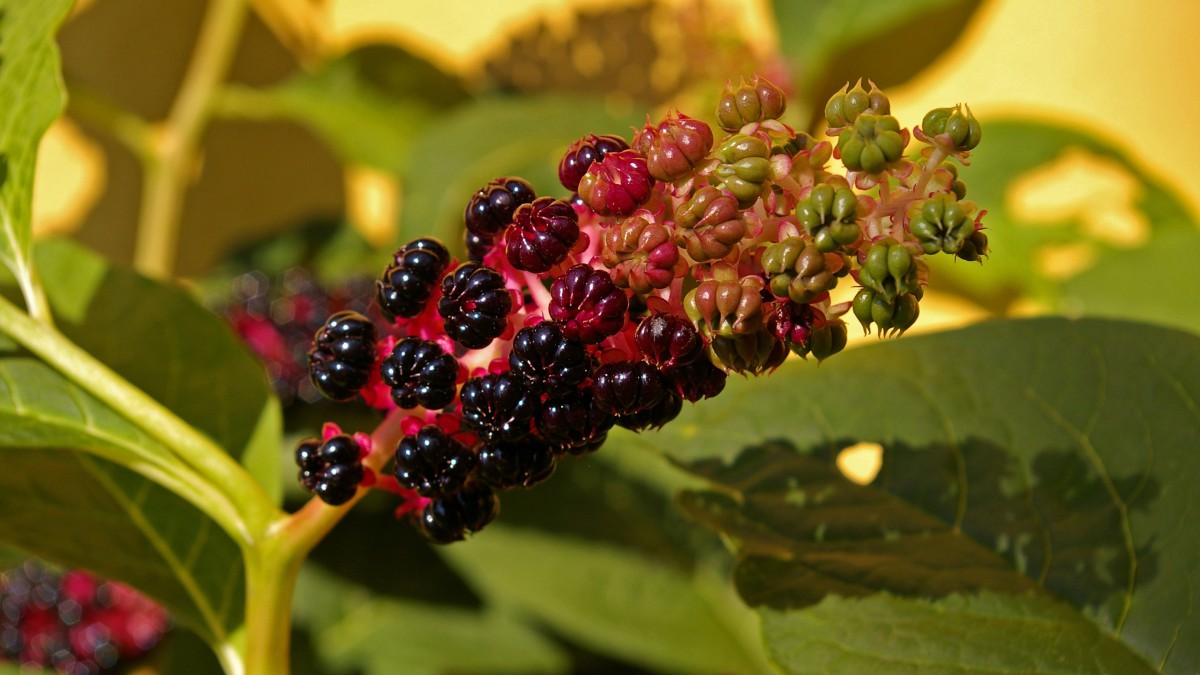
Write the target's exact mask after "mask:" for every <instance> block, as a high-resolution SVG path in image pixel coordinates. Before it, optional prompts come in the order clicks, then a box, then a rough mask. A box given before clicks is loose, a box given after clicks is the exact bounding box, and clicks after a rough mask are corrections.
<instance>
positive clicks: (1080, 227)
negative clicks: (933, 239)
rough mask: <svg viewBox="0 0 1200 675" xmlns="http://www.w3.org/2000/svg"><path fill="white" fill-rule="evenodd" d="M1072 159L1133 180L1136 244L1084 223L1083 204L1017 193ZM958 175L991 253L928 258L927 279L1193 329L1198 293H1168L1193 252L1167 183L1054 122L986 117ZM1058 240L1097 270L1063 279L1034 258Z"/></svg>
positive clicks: (995, 297) (982, 296) (985, 299)
mask: <svg viewBox="0 0 1200 675" xmlns="http://www.w3.org/2000/svg"><path fill="white" fill-rule="evenodd" d="M1072 158H1074V159H1075V160H1079V159H1085V160H1088V161H1090V162H1092V164H1091V165H1085V166H1091V167H1092V169H1093V171H1099V170H1101V169H1098V167H1105V166H1107V169H1103V171H1106V172H1108V173H1115V174H1117V175H1123V176H1124V177H1125V178H1126V179H1128V180H1129V181H1130V182H1131V183H1132V185H1133V189H1132V190H1131V191H1130V203H1129V204H1127V205H1126V206H1127V207H1128V209H1129V215H1130V216H1132V217H1134V218H1141V219H1142V220H1143V221H1144V226H1145V227H1146V228H1147V230H1148V236H1147V238H1146V243H1145V244H1142V245H1139V246H1132V247H1131V246H1122V245H1117V244H1118V243H1119V242H1114V241H1112V240H1111V239H1106V238H1105V236H1104V235H1103V233H1102V232H1098V231H1096V230H1095V228H1089V227H1088V226H1087V224H1086V223H1085V213H1086V211H1085V210H1084V209H1083V208H1080V209H1075V210H1071V211H1068V212H1062V211H1061V209H1054V208H1051V210H1049V211H1045V212H1043V211H1039V210H1037V209H1036V207H1035V208H1031V207H1030V206H1028V204H1027V203H1028V201H1029V200H1028V199H1020V197H1021V195H1020V194H1019V193H1020V188H1021V186H1024V187H1026V188H1028V187H1037V184H1036V183H1031V180H1033V179H1034V178H1035V177H1037V176H1040V177H1041V179H1040V180H1041V181H1043V182H1045V181H1050V182H1052V183H1053V181H1054V180H1055V178H1056V176H1055V175H1054V174H1053V173H1051V172H1048V171H1047V170H1051V169H1053V168H1054V167H1059V168H1060V169H1062V170H1063V171H1068V172H1069V171H1071V169H1070V168H1069V167H1068V166H1067V165H1063V164H1060V163H1059V162H1061V161H1064V160H1066V161H1068V162H1070V161H1072ZM960 175H961V176H962V178H963V180H964V181H965V182H966V184H967V186H968V191H969V192H968V196H969V198H970V199H971V200H972V201H974V202H976V203H978V204H979V205H980V208H982V209H986V210H987V215H986V216H985V217H984V219H983V223H984V225H985V226H987V228H988V229H987V235H988V239H989V243H990V246H991V248H992V255H991V257H989V258H988V259H987V262H986V263H985V264H984V265H983V268H982V269H980V268H979V266H977V265H964V264H962V263H961V261H959V262H958V263H955V261H953V260H946V259H942V258H943V257H940V256H934V257H932V258H930V259H929V262H930V265H931V266H932V267H933V274H932V277H933V278H934V279H935V282H936V283H948V284H951V285H953V286H955V287H956V290H957V291H958V292H960V293H963V294H964V295H968V296H970V297H972V298H973V299H975V300H976V301H978V302H981V303H983V304H985V305H987V306H990V307H992V308H994V309H996V310H1003V309H1004V308H1005V307H1006V306H1007V304H1008V303H1010V302H1012V301H1013V300H1015V299H1017V298H1022V297H1024V298H1033V299H1036V300H1039V301H1041V302H1043V303H1045V304H1048V305H1049V306H1051V307H1055V308H1059V307H1061V308H1062V309H1065V310H1067V311H1071V312H1074V313H1078V312H1088V313H1098V314H1103V315H1107V316H1123V317H1130V318H1138V319H1152V320H1154V321H1155V322H1156V323H1162V324H1165V325H1171V326H1177V327H1183V328H1190V329H1192V330H1200V318H1198V317H1200V299H1198V298H1196V297H1194V296H1195V294H1191V293H1181V292H1176V289H1177V288H1179V287H1180V285H1181V284H1186V283H1187V281H1186V279H1187V275H1188V265H1189V263H1190V260H1192V259H1193V258H1192V257H1191V256H1190V255H1189V253H1190V252H1192V251H1195V250H1197V243H1196V239H1197V233H1198V230H1197V220H1196V216H1195V214H1193V213H1192V212H1191V211H1190V209H1189V208H1188V206H1187V205H1186V204H1185V203H1184V202H1183V201H1182V200H1181V199H1180V198H1179V197H1178V196H1177V195H1176V194H1175V193H1173V192H1172V191H1171V190H1170V188H1168V187H1167V186H1166V185H1165V184H1163V183H1162V182H1161V181H1159V180H1158V179H1156V178H1154V177H1153V176H1151V175H1150V174H1148V173H1147V172H1146V171H1144V170H1143V169H1142V168H1141V167H1140V166H1138V164H1137V163H1136V162H1134V161H1133V160H1132V159H1131V158H1130V157H1129V156H1128V155H1127V154H1125V153H1124V152H1122V151H1121V150H1120V149H1119V148H1118V147H1117V146H1116V145H1114V144H1113V143H1111V142H1109V141H1106V140H1103V139H1100V138H1098V137H1096V136H1093V135H1090V134H1088V133H1086V132H1084V131H1082V130H1078V129H1072V128H1069V127H1065V126H1061V125H1052V124H1048V123H1039V122H1032V121H1021V120H994V121H993V120H985V121H984V140H983V142H982V143H981V144H980V146H979V148H978V149H977V150H975V151H974V152H972V158H971V165H970V166H967V167H964V168H963V169H962V171H961V174H960ZM1043 189H1045V188H1044V187H1043ZM1072 189H1078V186H1077V185H1074V184H1071V183H1066V184H1063V185H1062V187H1060V188H1059V194H1057V195H1053V196H1051V197H1050V200H1051V201H1069V194H1070V193H1069V192H1065V191H1068V190H1072ZM1023 203H1024V204H1026V205H1025V206H1022V204H1023ZM1081 206H1083V205H1081ZM1119 207H1120V205H1119V204H1118V205H1114V206H1113V207H1112V208H1119ZM1043 213H1044V214H1045V215H1043ZM1064 213H1065V215H1064ZM1031 219H1032V220H1031ZM1062 245H1071V246H1081V245H1082V246H1085V247H1088V250H1090V251H1091V252H1093V253H1095V254H1097V258H1098V262H1097V265H1096V267H1095V268H1093V269H1092V270H1089V271H1087V272H1085V274H1083V275H1081V276H1080V277H1078V278H1075V279H1068V280H1067V281H1066V282H1065V284H1064V281H1063V280H1062V276H1061V275H1059V274H1056V273H1055V271H1054V270H1053V269H1047V267H1046V266H1045V265H1043V264H1039V262H1040V261H1039V257H1040V256H1042V255H1043V254H1045V253H1046V252H1047V251H1048V250H1049V249H1051V248H1052V247H1056V246H1062ZM1047 272H1050V274H1049V275H1047ZM1064 286H1065V292H1064Z"/></svg>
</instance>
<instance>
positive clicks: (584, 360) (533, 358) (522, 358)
mask: <svg viewBox="0 0 1200 675" xmlns="http://www.w3.org/2000/svg"><path fill="white" fill-rule="evenodd" d="M508 364H509V369H510V372H512V373H515V374H517V375H519V376H521V377H522V378H523V379H524V380H525V384H526V385H527V386H528V387H529V389H531V390H533V391H539V392H546V393H549V394H556V393H560V392H566V391H572V390H575V389H577V388H578V387H579V386H580V385H581V384H583V382H584V380H586V379H587V378H588V376H589V375H591V374H592V359H591V356H589V355H588V353H587V349H586V348H585V347H584V345H583V343H582V342H580V341H578V340H571V339H568V338H567V337H566V336H565V335H563V332H562V328H560V327H559V326H558V324H556V323H554V322H552V321H543V322H541V323H539V324H537V325H536V326H526V327H525V328H522V329H521V330H519V331H517V334H516V336H514V337H513V342H512V351H511V352H509V355H508Z"/></svg>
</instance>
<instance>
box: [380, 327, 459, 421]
mask: <svg viewBox="0 0 1200 675" xmlns="http://www.w3.org/2000/svg"><path fill="white" fill-rule="evenodd" d="M379 374H380V376H381V377H382V379H383V381H384V382H385V383H386V384H387V385H388V386H389V387H391V388H392V400H393V401H395V403H396V405H398V406H400V407H401V408H415V407H417V406H421V407H423V408H426V409H429V410H436V409H438V408H445V407H446V406H448V405H450V402H451V401H453V400H454V391H455V388H456V387H455V384H456V380H457V378H458V360H457V359H455V358H454V357H453V356H451V355H450V354H447V353H446V351H445V350H444V349H442V348H441V346H440V345H438V344H437V343H436V342H433V341H430V340H422V339H420V338H415V337H406V338H404V339H402V340H400V341H399V342H397V343H396V346H395V347H393V348H392V353H391V354H390V355H389V356H388V357H387V358H386V359H384V360H383V364H382V365H381V366H380V368H379Z"/></svg>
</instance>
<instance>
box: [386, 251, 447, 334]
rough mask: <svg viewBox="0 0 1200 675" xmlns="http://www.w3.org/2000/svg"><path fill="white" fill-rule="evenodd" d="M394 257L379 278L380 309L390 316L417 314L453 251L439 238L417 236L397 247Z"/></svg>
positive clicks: (412, 315)
mask: <svg viewBox="0 0 1200 675" xmlns="http://www.w3.org/2000/svg"><path fill="white" fill-rule="evenodd" d="M394 260H395V264H394V265H391V266H389V267H388V268H387V269H386V270H384V271H383V278H381V279H380V280H379V281H378V282H376V299H377V300H378V302H379V309H380V311H381V312H383V314H384V316H386V317H387V318H388V319H396V318H397V317H414V316H416V315H418V314H420V313H421V310H422V309H424V308H425V303H426V302H428V301H429V298H430V296H431V295H433V290H434V288H436V287H437V282H438V279H439V278H441V276H442V274H443V273H444V272H445V271H446V268H447V267H448V266H449V265H450V251H449V250H447V249H446V247H445V246H444V245H443V244H442V243H441V242H439V241H438V240H436V239H430V238H426V239H417V240H415V241H412V242H409V243H408V244H407V245H406V246H405V247H404V248H402V249H400V250H399V251H396V254H395V256H394Z"/></svg>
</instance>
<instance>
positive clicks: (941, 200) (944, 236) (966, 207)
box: [908, 192, 976, 255]
mask: <svg viewBox="0 0 1200 675" xmlns="http://www.w3.org/2000/svg"><path fill="white" fill-rule="evenodd" d="M975 212H976V206H975V204H973V203H972V202H965V201H959V200H958V198H957V197H956V196H955V195H953V194H949V193H945V192H943V193H941V194H937V195H934V196H932V197H930V198H929V199H926V200H925V201H924V202H918V203H916V204H913V205H912V206H911V207H909V211H908V214H909V223H908V229H909V231H910V232H912V235H913V237H914V238H916V240H917V243H918V244H919V245H920V246H921V250H922V251H924V252H925V253H928V254H934V253H938V252H939V251H944V252H946V253H949V254H951V255H954V254H957V253H958V252H959V250H960V249H961V248H962V247H963V245H964V243H965V242H966V240H967V238H968V237H970V236H971V234H972V233H973V232H974V231H975V222H974V220H972V218H973V216H974V215H975Z"/></svg>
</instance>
